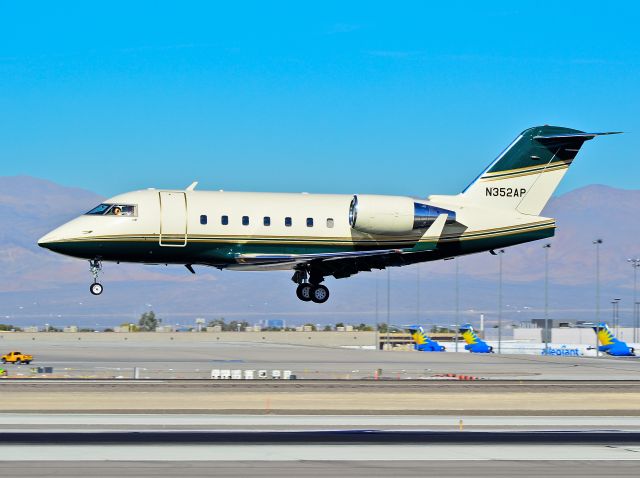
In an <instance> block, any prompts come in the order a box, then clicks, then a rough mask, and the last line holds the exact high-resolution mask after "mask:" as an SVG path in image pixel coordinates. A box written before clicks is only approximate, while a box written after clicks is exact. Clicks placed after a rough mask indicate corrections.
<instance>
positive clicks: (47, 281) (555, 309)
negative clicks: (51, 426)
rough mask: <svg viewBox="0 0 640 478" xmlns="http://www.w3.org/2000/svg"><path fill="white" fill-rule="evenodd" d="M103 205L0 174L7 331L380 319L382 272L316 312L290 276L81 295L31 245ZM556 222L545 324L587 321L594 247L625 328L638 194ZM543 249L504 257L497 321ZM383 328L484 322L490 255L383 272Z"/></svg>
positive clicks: (530, 296)
mask: <svg viewBox="0 0 640 478" xmlns="http://www.w3.org/2000/svg"><path fill="white" fill-rule="evenodd" d="M102 199H103V198H101V197H100V196H99V195H97V194H95V193H92V192H90V191H86V190H83V189H78V188H70V187H65V186H62V185H59V184H55V183H53V182H50V181H47V180H44V179H38V178H33V177H28V176H14V177H0V322H9V323H13V324H14V325H19V326H24V325H32V324H35V325H42V324H44V323H45V322H46V323H50V324H52V325H69V324H76V325H81V326H98V327H102V326H111V325H115V324H119V323H122V322H127V321H131V320H137V317H138V316H139V315H140V313H142V312H144V311H146V310H149V309H154V310H155V312H156V313H158V314H159V315H160V316H161V317H162V318H164V320H165V323H180V324H192V323H193V320H194V319H195V318H196V317H204V318H207V319H214V318H219V317H229V318H233V319H239V318H241V319H245V320H248V321H249V322H251V323H257V322H259V321H260V320H262V319H266V318H283V319H285V320H286V321H287V322H289V323H307V322H312V323H321V324H324V323H336V322H349V323H360V322H366V323H373V322H375V321H376V320H377V321H384V320H386V314H387V288H386V280H387V272H386V271H380V272H372V273H362V274H359V275H357V276H355V277H352V278H349V279H341V280H333V279H328V280H327V285H328V286H329V287H330V289H331V292H332V297H331V299H330V300H329V302H328V303H326V304H323V305H317V304H308V303H301V302H299V301H298V300H297V298H296V297H295V294H294V284H293V283H292V282H291V281H290V273H286V272H270V273H266V272H243V273H240V272H227V271H217V270H214V269H208V268H203V267H200V268H198V269H197V272H198V274H196V275H195V276H193V275H191V274H189V273H188V272H187V271H186V269H184V268H183V267H178V266H170V267H165V266H144V265H135V264H121V265H116V264H106V265H105V269H104V275H103V276H102V278H101V282H102V283H103V284H104V286H105V293H104V294H103V295H102V296H99V297H93V296H91V295H90V294H89V290H88V287H89V284H90V282H91V280H90V274H89V271H88V264H87V263H86V262H84V261H80V260H75V259H71V258H66V257H63V256H60V255H57V254H54V253H51V252H49V251H47V250H44V249H41V248H39V247H38V246H37V239H38V238H39V237H41V236H42V235H43V234H44V233H46V232H47V231H49V230H51V229H53V228H54V227H56V226H58V225H60V224H62V223H63V222H65V221H67V220H69V219H71V218H73V217H75V216H77V215H79V214H82V213H83V212H85V211H87V210H89V209H90V208H92V207H93V206H95V205H96V204H98V203H99V202H100V201H101V200H102ZM543 214H544V215H546V216H549V217H554V218H556V219H557V224H558V229H557V231H556V236H555V237H554V238H553V239H551V240H550V241H548V242H549V243H550V244H551V248H550V249H549V278H550V280H549V283H550V286H549V304H550V310H551V315H552V317H554V318H562V319H568V320H571V319H582V320H593V317H594V315H593V311H594V308H595V298H594V292H595V254H596V247H595V246H594V245H593V240H595V239H602V241H603V243H602V245H601V246H600V262H601V288H602V293H601V308H602V310H603V312H602V314H603V317H605V318H606V317H608V314H609V308H608V306H609V301H610V300H611V299H612V298H614V297H616V298H621V299H622V302H621V316H622V320H623V322H624V321H626V320H630V314H631V304H632V297H633V295H632V294H633V269H632V267H631V265H630V264H629V263H628V262H627V258H630V257H639V256H640V243H639V241H638V237H640V235H639V234H640V223H638V222H637V221H635V218H636V217H639V216H640V190H622V189H616V188H613V187H609V186H603V185H591V186H587V187H583V188H580V189H576V190H574V191H571V192H568V193H566V194H563V195H561V196H556V197H554V198H553V199H552V200H551V201H550V202H549V204H548V205H547V208H546V209H545V211H544V212H543ZM544 243H545V242H543V241H538V242H535V243H531V244H527V245H522V246H516V247H512V248H509V249H507V250H506V253H505V254H504V256H503V285H504V287H503V300H502V303H503V306H504V309H503V310H504V318H505V320H507V321H509V322H512V323H516V324H517V323H519V322H523V321H527V320H529V319H531V318H534V317H540V316H541V314H542V304H543V300H544V299H543V298H544V293H543V291H544V289H543V281H544V250H543V248H542V245H543V244H544ZM455 262H458V267H459V291H460V293H459V307H458V309H459V311H460V312H459V314H460V315H459V316H458V317H457V318H456V315H455V310H456V305H455V267H456V266H455ZM389 275H390V277H391V284H390V290H391V292H390V296H389V297H390V304H389V305H390V307H389V311H390V320H391V322H392V323H396V324H401V323H407V322H415V321H420V322H422V323H440V324H442V323H450V322H452V321H455V320H460V321H462V320H475V319H476V318H477V315H478V314H479V313H480V312H483V313H485V314H486V316H487V320H488V321H489V322H491V321H492V320H495V317H496V309H497V304H498V297H497V279H498V259H497V258H496V257H495V256H492V255H490V254H478V255H474V256H468V257H462V258H459V259H457V260H456V261H441V262H438V263H426V264H421V265H420V266H419V267H416V266H411V267H405V268H392V269H391V270H390V272H389Z"/></svg>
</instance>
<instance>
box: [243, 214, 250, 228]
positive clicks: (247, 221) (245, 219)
mask: <svg viewBox="0 0 640 478" xmlns="http://www.w3.org/2000/svg"><path fill="white" fill-rule="evenodd" d="M242 225H243V226H248V225H249V216H242Z"/></svg>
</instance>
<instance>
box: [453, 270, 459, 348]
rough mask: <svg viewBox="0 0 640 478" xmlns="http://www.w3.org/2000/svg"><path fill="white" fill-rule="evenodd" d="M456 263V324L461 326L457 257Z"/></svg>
mask: <svg viewBox="0 0 640 478" xmlns="http://www.w3.org/2000/svg"><path fill="white" fill-rule="evenodd" d="M454 261H455V262H456V324H460V267H459V264H458V258H457V257H456V258H455V259H454ZM456 334H457V330H456ZM456 337H457V335H456ZM457 350H458V349H457V344H456V351H457Z"/></svg>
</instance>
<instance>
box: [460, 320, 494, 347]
mask: <svg viewBox="0 0 640 478" xmlns="http://www.w3.org/2000/svg"><path fill="white" fill-rule="evenodd" d="M460 335H462V338H463V339H464V341H465V342H466V343H467V344H466V345H465V346H464V349H465V350H468V351H469V352H471V353H474V354H491V353H493V347H492V346H491V345H488V344H487V343H486V342H485V341H484V340H482V339H481V338H480V337H478V334H477V333H476V331H475V330H473V327H472V326H471V324H464V325H461V326H460Z"/></svg>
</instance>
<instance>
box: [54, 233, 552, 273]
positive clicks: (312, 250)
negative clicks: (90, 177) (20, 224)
mask: <svg viewBox="0 0 640 478" xmlns="http://www.w3.org/2000/svg"><path fill="white" fill-rule="evenodd" d="M554 229H555V228H554V226H553V225H548V226H539V225H537V226H536V227H534V228H531V227H530V228H528V229H515V230H513V229H512V231H513V232H504V231H500V230H496V231H495V232H489V233H486V234H484V235H483V234H478V235H476V236H472V235H470V236H469V237H464V236H462V237H460V236H458V237H457V238H453V237H451V238H448V239H446V240H442V241H439V242H438V244H437V247H436V248H435V249H434V250H431V251H428V252H426V253H425V255H424V258H421V259H420V261H423V260H424V261H427V260H437V259H442V258H446V257H451V256H455V255H459V254H472V253H475V252H482V251H487V250H490V249H495V248H501V247H508V246H513V245H516V244H521V243H524V242H529V241H534V240H538V239H544V238H546V237H551V236H553V234H554ZM426 244H428V246H431V244H432V243H430V242H427V243H426ZM46 247H47V248H49V249H51V250H52V251H55V252H59V253H61V254H65V255H68V256H73V257H78V258H82V259H94V258H96V257H99V258H100V259H102V260H105V261H113V262H138V263H152V264H154V263H162V264H165V263H166V264H185V263H191V264H206V265H212V266H221V267H223V266H225V265H228V264H235V263H237V260H236V258H237V257H238V256H239V255H242V254H264V255H296V254H319V253H331V252H350V251H358V250H362V251H366V250H374V249H379V248H380V245H379V244H377V243H372V244H371V245H368V246H362V245H357V244H350V245H335V244H330V243H325V244H313V245H312V244H300V243H297V244H294V243H287V242H280V243H275V242H271V243H268V242H260V243H253V242H251V241H246V243H244V244H238V243H237V242H218V241H216V242H206V241H188V242H187V245H186V246H185V247H164V246H160V245H159V244H158V242H157V241H151V240H140V239H137V240H127V239H125V238H121V239H119V240H117V241H116V240H110V241H107V240H104V241H96V240H91V241H88V240H85V241H68V242H54V243H49V244H47V246H46ZM406 247H407V245H406V244H402V243H401V244H397V245H396V246H395V247H391V246H389V248H390V249H393V248H398V249H402V248H406ZM409 247H410V246H409ZM405 250H406V249H405ZM424 250H425V249H424V248H422V247H420V248H417V249H415V250H414V252H420V251H424ZM408 262H411V261H408Z"/></svg>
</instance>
